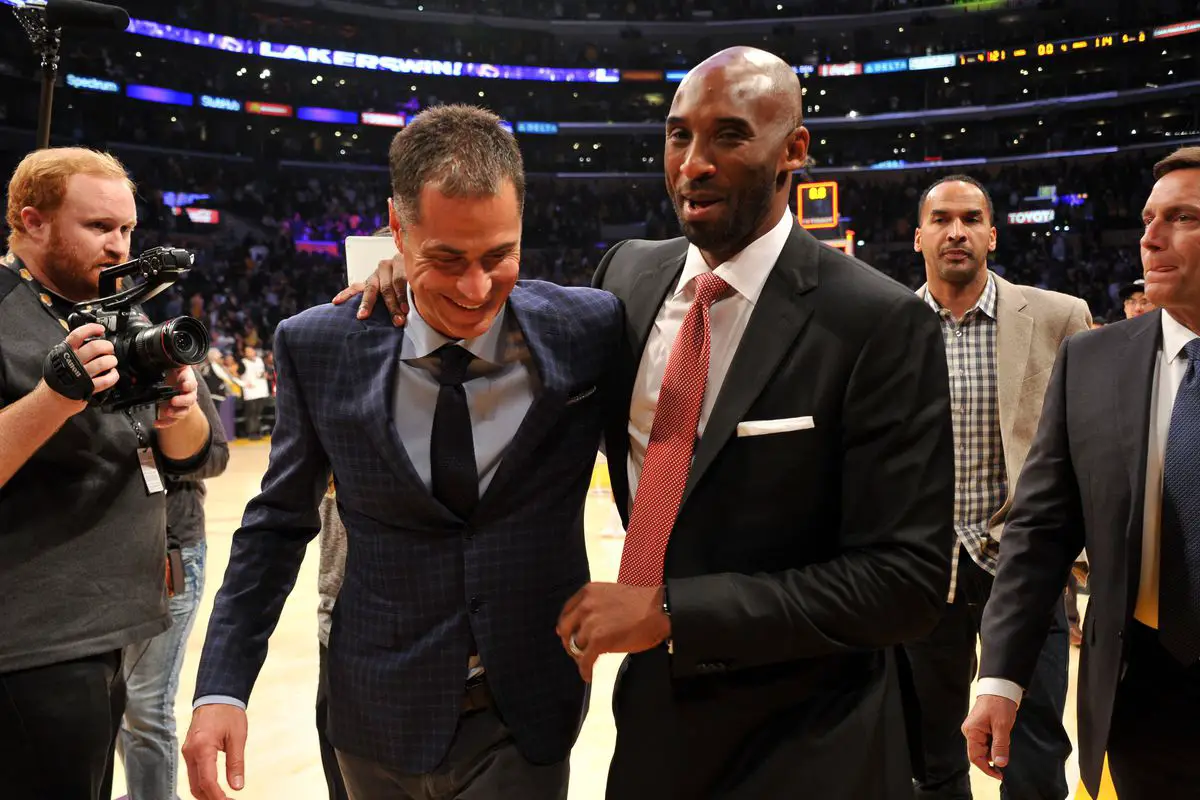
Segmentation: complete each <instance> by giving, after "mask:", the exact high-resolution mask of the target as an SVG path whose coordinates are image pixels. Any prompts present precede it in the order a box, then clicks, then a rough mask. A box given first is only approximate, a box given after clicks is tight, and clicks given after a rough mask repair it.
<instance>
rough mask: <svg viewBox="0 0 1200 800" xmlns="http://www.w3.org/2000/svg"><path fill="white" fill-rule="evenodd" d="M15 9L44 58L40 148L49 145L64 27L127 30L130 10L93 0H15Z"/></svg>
mask: <svg viewBox="0 0 1200 800" xmlns="http://www.w3.org/2000/svg"><path fill="white" fill-rule="evenodd" d="M12 2H13V3H14V5H13V13H14V14H16V15H17V19H18V20H19V21H20V23H21V26H22V27H23V28H25V33H26V34H28V36H29V40H30V41H31V42H32V43H33V50H34V52H35V53H37V54H38V57H39V58H41V60H42V99H41V104H40V105H39V107H38V132H37V149H38V150H42V149H44V148H47V147H49V146H50V118H51V116H52V115H53V112H54V84H55V82H56V81H57V79H58V51H59V48H60V47H61V46H62V29H63V28H64V27H69V28H104V29H113V30H125V28H126V26H127V25H129V14H128V13H127V12H126V11H125V9H123V8H118V7H117V6H111V5H108V4H107V3H97V2H93V0H12Z"/></svg>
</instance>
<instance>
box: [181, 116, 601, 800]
mask: <svg viewBox="0 0 1200 800" xmlns="http://www.w3.org/2000/svg"><path fill="white" fill-rule="evenodd" d="M390 162H391V175H392V187H393V206H392V212H391V219H390V222H391V228H392V231H393V235H394V238H395V240H396V244H397V247H398V248H399V250H400V252H401V254H402V255H403V257H404V260H405V266H406V270H407V273H408V275H409V279H410V285H409V301H410V304H411V308H412V312H411V313H410V315H409V317H408V321H407V324H406V326H405V327H404V328H398V327H396V326H394V325H393V324H392V321H391V320H390V319H389V318H388V315H387V311H386V309H384V308H382V307H381V308H380V310H379V313H376V314H373V315H370V316H367V315H365V314H358V313H356V312H357V309H356V307H355V306H353V305H343V306H321V307H318V308H314V309H310V310H309V311H306V312H304V313H302V314H300V315H298V316H296V317H293V318H291V319H289V320H286V321H285V322H284V323H283V324H281V325H280V326H279V329H278V330H277V332H276V336H275V354H276V368H277V370H278V375H279V390H278V400H277V404H278V422H277V424H276V427H275V432H274V437H273V443H272V451H271V461H270V466H269V467H268V469H267V473H266V476H265V478H264V480H263V489H262V492H261V493H260V494H259V496H258V497H256V498H255V499H254V500H252V501H251V503H250V505H249V506H248V507H247V509H246V513H245V517H244V518H243V523H242V528H241V529H240V530H239V531H238V533H237V534H236V536H235V538H234V542H233V549H232V553H231V555H230V564H229V569H228V572H227V573H226V576H225V582H224V585H223V586H222V588H221V591H220V593H219V594H218V595H217V598H216V602H215V606H214V609H213V614H212V619H211V622H210V625H209V629H208V636H207V638H206V641H205V645H204V653H203V656H202V659H201V664H200V673H199V677H198V679H197V688H196V701H195V704H196V711H195V714H194V716H193V721H192V726H191V730H190V731H189V733H188V737H187V741H186V743H185V745H184V748H183V749H184V755H185V757H186V760H187V764H188V778H189V781H190V784H191V789H192V792H193V794H195V795H196V796H197V797H200V798H222V799H223V798H224V797H225V795H224V793H223V791H222V789H221V787H220V785H219V783H218V779H217V766H216V758H217V752H218V751H219V750H223V751H224V752H225V753H226V777H227V779H228V782H229V784H230V785H231V786H232V787H233V788H234V789H241V788H242V787H243V786H244V783H245V781H244V757H243V753H244V747H245V740H246V735H247V722H246V715H245V710H244V709H245V705H246V703H247V702H248V700H249V696H250V691H251V689H252V687H253V685H254V681H255V678H256V677H257V675H258V671H259V669H260V668H261V666H262V663H263V660H264V659H265V657H266V652H267V639H268V637H269V636H270V633H271V631H272V629H273V628H274V626H275V624H276V622H277V621H278V618H279V613H280V611H281V609H282V607H283V603H284V600H285V599H286V597H287V595H288V593H289V592H290V590H291V588H292V586H293V585H294V583H295V579H296V574H297V572H298V570H299V568H300V564H301V562H302V560H303V558H304V553H305V549H306V546H307V545H308V543H309V541H311V539H312V538H313V537H314V536H315V535H316V534H317V532H318V529H319V526H320V523H319V518H318V505H319V502H320V499H321V496H322V494H323V493H324V491H325V488H326V486H327V481H328V476H329V474H330V471H332V473H333V475H334V477H335V481H336V484H337V498H338V508H339V512H340V515H341V518H342V521H343V522H344V524H345V526H346V529H347V532H348V537H349V548H348V554H347V561H346V576H345V581H344V584H343V586H342V590H341V594H340V596H339V598H338V603H337V605H336V607H335V610H334V618H333V620H334V621H333V629H332V632H331V636H330V642H329V653H328V658H329V661H328V671H329V682H330V695H329V730H328V733H329V738H330V740H331V741H332V743H333V745H334V747H335V748H336V749H337V752H338V761H339V764H340V766H341V768H342V772H343V774H344V776H345V779H346V786H347V789H348V791H349V794H350V796H351V797H352V798H432V797H439V798H441V797H459V796H466V793H467V789H468V787H469V790H470V791H469V796H470V797H473V798H498V799H499V798H515V797H519V798H522V800H541V799H542V798H545V799H546V800H551V799H552V798H555V799H559V798H565V797H566V792H567V774H568V762H567V757H568V754H569V751H570V748H571V746H572V744H573V743H574V740H575V737H576V735H577V734H578V731H579V728H580V725H581V722H582V716H583V712H584V708H585V693H584V684H583V681H582V680H581V678H580V676H579V671H578V669H577V668H576V666H575V664H574V662H573V661H572V660H571V659H570V657H568V655H567V654H566V653H564V652H563V648H562V646H561V643H560V642H559V640H558V638H557V636H556V634H555V631H554V626H555V620H556V619H557V616H558V612H559V610H560V609H561V607H562V605H563V603H564V602H565V601H566V599H567V598H568V597H570V596H571V595H572V594H573V593H574V592H575V591H576V590H577V589H578V588H579V587H581V586H582V585H584V584H585V583H586V582H587V580H588V578H589V573H588V564H587V555H586V551H585V547H584V538H583V503H584V499H585V496H586V494H587V489H588V485H589V483H590V478H591V473H592V466H593V463H594V460H595V453H596V448H597V445H598V443H599V441H600V435H601V424H602V419H601V408H602V399H603V397H604V395H605V393H606V391H607V389H608V385H607V378H608V376H609V375H611V374H612V373H613V369H612V367H613V365H614V364H615V362H616V356H617V353H618V348H619V343H620V341H621V338H622V334H623V324H624V323H623V317H622V311H621V307H620V304H619V303H618V301H617V300H616V299H615V298H614V297H613V296H612V295H609V294H607V293H604V292H599V291H595V290H591V289H566V288H562V287H558V286H554V285H551V284H546V283H541V282H522V283H517V275H518V267H519V261H520V235H521V206H522V201H523V197H524V173H523V167H522V163H521V156H520V153H519V151H518V149H517V145H516V142H515V140H514V139H513V137H512V135H511V134H509V133H506V132H505V131H504V130H503V129H501V128H500V126H499V119H498V118H497V117H495V116H494V115H492V114H490V113H488V112H486V111H483V110H481V109H477V108H472V107H467V106H444V107H440V108H434V109H431V110H429V111H426V112H424V113H423V114H420V115H418V117H417V118H416V119H415V120H413V122H412V124H411V125H410V126H409V127H408V128H406V129H405V130H404V131H402V132H400V133H399V134H398V135H397V136H396V138H395V140H394V142H393V144H392V148H391V152H390ZM358 316H364V317H365V318H364V319H358V318H357V317H358Z"/></svg>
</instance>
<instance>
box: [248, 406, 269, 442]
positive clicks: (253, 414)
mask: <svg viewBox="0 0 1200 800" xmlns="http://www.w3.org/2000/svg"><path fill="white" fill-rule="evenodd" d="M266 402H267V398H265V397H260V398H259V399H257V400H246V401H245V407H244V409H243V411H244V413H245V418H246V419H245V425H246V438H247V439H259V438H261V437H262V412H263V404H264V403H266Z"/></svg>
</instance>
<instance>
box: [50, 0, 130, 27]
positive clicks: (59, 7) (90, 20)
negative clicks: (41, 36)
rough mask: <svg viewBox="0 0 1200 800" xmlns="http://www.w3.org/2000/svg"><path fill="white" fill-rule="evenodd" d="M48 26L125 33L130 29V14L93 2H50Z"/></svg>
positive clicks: (63, 0) (83, 0)
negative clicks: (112, 30) (113, 30)
mask: <svg viewBox="0 0 1200 800" xmlns="http://www.w3.org/2000/svg"><path fill="white" fill-rule="evenodd" d="M46 25H47V26H48V27H50V28H109V29H115V30H118V31H123V30H125V29H126V28H128V27H129V12H127V11H126V10H125V9H123V8H118V7H117V6H110V5H108V4H107V3H93V2H91V0H48V2H47V3H46Z"/></svg>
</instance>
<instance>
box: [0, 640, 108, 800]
mask: <svg viewBox="0 0 1200 800" xmlns="http://www.w3.org/2000/svg"><path fill="white" fill-rule="evenodd" d="M124 712H125V678H124V673H123V671H122V669H121V653H120V651H114V652H111V653H104V654H101V655H97V656H91V657H89V658H81V659H78V660H75V661H65V662H62V663H59V664H51V665H48V666H44V667H34V668H33V669H25V670H20V671H18V672H7V673H3V674H0V796H3V797H4V798H5V800H45V798H56V800H57V799H58V798H61V799H62V800H109V798H110V797H112V782H113V752H114V750H115V748H116V742H117V730H118V728H119V727H120V725H121V716H122V714H124Z"/></svg>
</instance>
